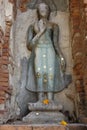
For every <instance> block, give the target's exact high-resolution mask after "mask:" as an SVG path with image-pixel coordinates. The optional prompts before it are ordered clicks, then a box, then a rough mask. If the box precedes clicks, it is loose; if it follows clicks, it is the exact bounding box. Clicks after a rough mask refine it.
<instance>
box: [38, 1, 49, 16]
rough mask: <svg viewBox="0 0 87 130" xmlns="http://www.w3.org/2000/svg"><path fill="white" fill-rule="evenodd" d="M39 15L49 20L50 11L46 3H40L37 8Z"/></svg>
mask: <svg viewBox="0 0 87 130" xmlns="http://www.w3.org/2000/svg"><path fill="white" fill-rule="evenodd" d="M37 11H38V15H39V16H40V17H43V18H48V16H49V13H50V9H49V6H48V5H47V4H46V3H40V4H38V7H37Z"/></svg>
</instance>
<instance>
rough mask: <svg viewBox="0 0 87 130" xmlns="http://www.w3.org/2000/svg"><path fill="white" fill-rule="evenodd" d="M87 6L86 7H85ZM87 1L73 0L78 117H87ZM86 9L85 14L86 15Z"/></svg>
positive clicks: (73, 47)
mask: <svg viewBox="0 0 87 130" xmlns="http://www.w3.org/2000/svg"><path fill="white" fill-rule="evenodd" d="M84 4H85V6H84ZM86 5H87V0H84V2H83V0H71V2H70V18H71V25H72V29H71V32H72V54H73V62H74V66H73V71H74V78H75V79H74V81H75V86H76V91H77V95H78V117H80V118H81V119H82V118H84V117H85V116H87V90H86V89H87V37H86V36H87V32H86V29H87V27H86V26H87V23H86V22H87V18H86V16H87V6H86ZM84 7H85V13H84Z"/></svg>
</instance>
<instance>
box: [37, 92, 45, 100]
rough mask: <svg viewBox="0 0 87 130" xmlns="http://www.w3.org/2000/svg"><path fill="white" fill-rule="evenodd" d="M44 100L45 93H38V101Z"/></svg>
mask: <svg viewBox="0 0 87 130" xmlns="http://www.w3.org/2000/svg"><path fill="white" fill-rule="evenodd" d="M43 99H44V93H43V92H39V93H38V100H39V101H42V100H43Z"/></svg>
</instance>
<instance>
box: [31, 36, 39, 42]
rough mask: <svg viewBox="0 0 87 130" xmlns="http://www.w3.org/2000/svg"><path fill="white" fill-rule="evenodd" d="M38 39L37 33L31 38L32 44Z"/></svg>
mask: <svg viewBox="0 0 87 130" xmlns="http://www.w3.org/2000/svg"><path fill="white" fill-rule="evenodd" d="M37 40H38V35H36V36H35V37H34V38H33V39H32V42H33V44H35V42H36V41H37Z"/></svg>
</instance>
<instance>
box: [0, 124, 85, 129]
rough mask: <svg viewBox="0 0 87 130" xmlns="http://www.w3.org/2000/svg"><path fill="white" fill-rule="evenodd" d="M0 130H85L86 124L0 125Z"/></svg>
mask: <svg viewBox="0 0 87 130" xmlns="http://www.w3.org/2000/svg"><path fill="white" fill-rule="evenodd" d="M0 130H87V125H84V124H71V125H68V126H67V127H65V126H61V125H55V124H53V125H51V124H50V125H49V124H46V125H27V124H24V125H23V124H21V125H8V124H7V125H0Z"/></svg>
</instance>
